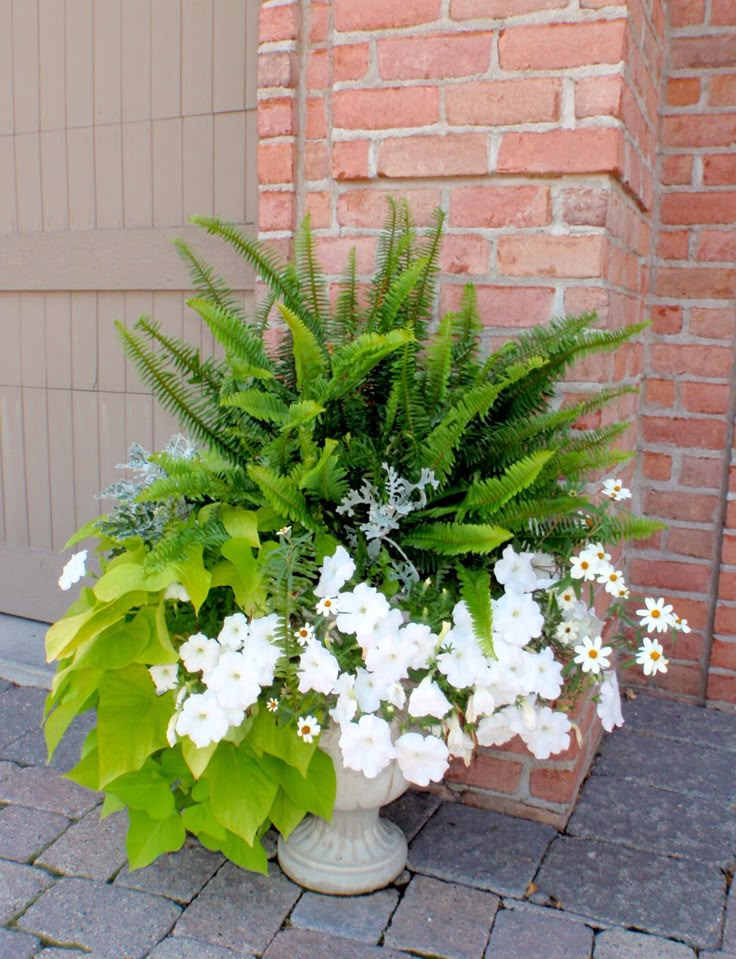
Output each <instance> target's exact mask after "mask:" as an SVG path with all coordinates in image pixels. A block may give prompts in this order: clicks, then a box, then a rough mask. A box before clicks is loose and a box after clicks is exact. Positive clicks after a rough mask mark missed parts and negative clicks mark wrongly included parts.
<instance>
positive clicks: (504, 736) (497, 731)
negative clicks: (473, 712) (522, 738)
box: [475, 710, 516, 746]
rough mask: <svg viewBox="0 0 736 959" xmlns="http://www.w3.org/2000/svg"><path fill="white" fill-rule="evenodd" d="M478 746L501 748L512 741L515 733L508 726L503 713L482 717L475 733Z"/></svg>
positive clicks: (507, 720)
mask: <svg viewBox="0 0 736 959" xmlns="http://www.w3.org/2000/svg"><path fill="white" fill-rule="evenodd" d="M475 735H476V738H477V740H478V745H479V746H503V744H504V743H507V742H509V740H511V739H513V738H514V736H515V735H516V733H515V732H514V730H513V729H512V728H511V726H510V724H509V719H508V716H507V715H506V712H505V711H503V710H502V711H501V712H498V713H494V714H493V715H492V716H484V717H483V719H481V721H480V722H479V723H478V728H477V729H476V731H475Z"/></svg>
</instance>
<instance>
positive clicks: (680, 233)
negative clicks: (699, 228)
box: [657, 230, 690, 260]
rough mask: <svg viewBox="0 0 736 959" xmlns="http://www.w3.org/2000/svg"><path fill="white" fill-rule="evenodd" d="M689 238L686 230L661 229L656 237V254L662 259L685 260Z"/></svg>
mask: <svg viewBox="0 0 736 959" xmlns="http://www.w3.org/2000/svg"><path fill="white" fill-rule="evenodd" d="M689 239H690V234H689V233H688V232H687V230H677V231H674V232H669V231H667V230H662V232H661V233H660V234H659V235H658V237H657V256H658V257H660V258H661V259H663V260H686V259H687V258H688V245H689Z"/></svg>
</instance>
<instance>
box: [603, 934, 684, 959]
mask: <svg viewBox="0 0 736 959" xmlns="http://www.w3.org/2000/svg"><path fill="white" fill-rule="evenodd" d="M701 955H702V953H701ZM593 959H695V953H694V952H693V950H692V949H691V948H690V947H689V946H686V945H684V943H682V942H672V940H668V939H661V938H660V937H659V936H647V935H645V934H644V933H641V932H631V931H630V930H628V929H606V930H604V931H603V932H599V933H598V935H597V936H596V937H595V950H594V952H593Z"/></svg>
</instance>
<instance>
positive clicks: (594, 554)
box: [580, 543, 611, 572]
mask: <svg viewBox="0 0 736 959" xmlns="http://www.w3.org/2000/svg"><path fill="white" fill-rule="evenodd" d="M583 553H584V554H585V557H586V559H590V560H592V561H593V565H594V566H596V568H597V569H598V571H599V572H600V571H601V570H603V569H606V568H607V567H608V566H610V561H611V554H610V553H607V552H606V548H605V546H604V545H603V543H590V544H589V545H588V546H586V547H585V549H584V550H582V551H581V553H580V555H581V556H582V555H583Z"/></svg>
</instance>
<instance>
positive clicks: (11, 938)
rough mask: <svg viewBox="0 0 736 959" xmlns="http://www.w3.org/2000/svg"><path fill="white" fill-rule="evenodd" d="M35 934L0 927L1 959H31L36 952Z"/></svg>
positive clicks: (37, 944) (36, 940)
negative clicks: (30, 934)
mask: <svg viewBox="0 0 736 959" xmlns="http://www.w3.org/2000/svg"><path fill="white" fill-rule="evenodd" d="M38 946H39V942H38V939H36V937H35V936H29V935H27V934H26V933H25V932H16V931H15V930H10V929H0V956H2V957H3V959H31V957H32V956H35V955H36V953H37V952H38Z"/></svg>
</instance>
